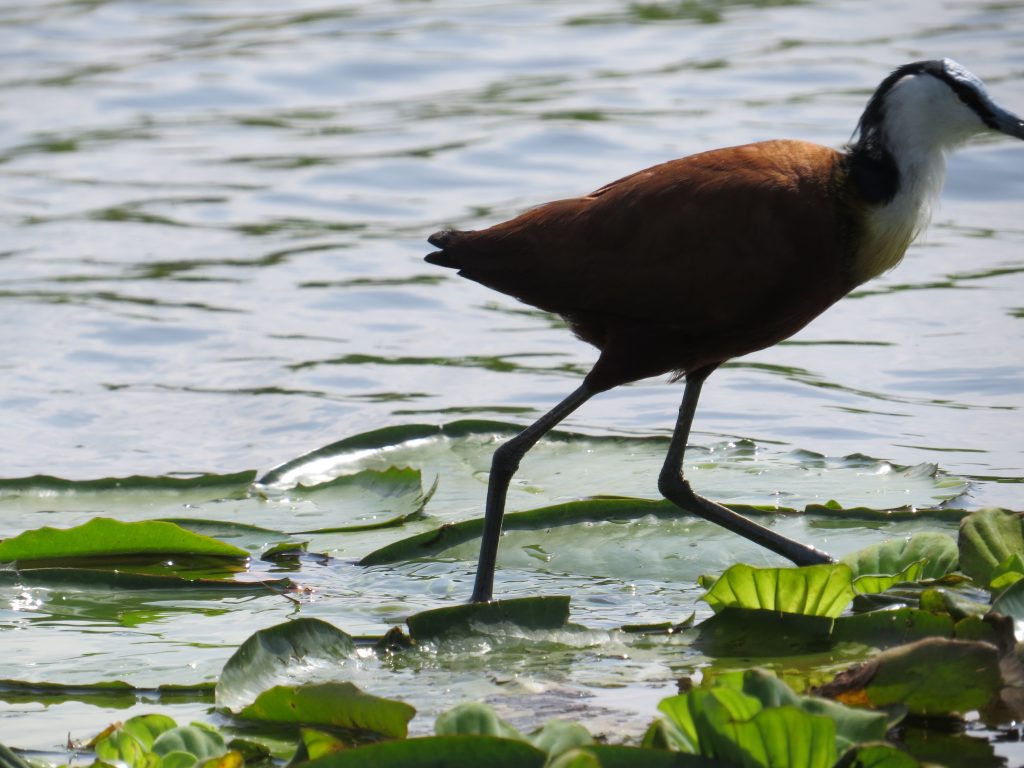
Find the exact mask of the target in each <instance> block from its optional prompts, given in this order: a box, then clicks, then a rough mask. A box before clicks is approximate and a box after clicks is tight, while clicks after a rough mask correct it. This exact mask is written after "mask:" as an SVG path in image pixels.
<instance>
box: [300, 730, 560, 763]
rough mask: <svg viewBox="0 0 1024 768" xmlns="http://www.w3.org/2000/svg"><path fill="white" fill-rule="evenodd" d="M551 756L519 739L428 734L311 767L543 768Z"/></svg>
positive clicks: (348, 752) (353, 751) (323, 759)
mask: <svg viewBox="0 0 1024 768" xmlns="http://www.w3.org/2000/svg"><path fill="white" fill-rule="evenodd" d="M546 760H547V755H545V754H544V753H543V752H541V751H540V750H539V749H537V748H536V747H534V746H531V745H530V744H527V743H526V742H523V741H519V740H517V739H502V738H498V737H496V736H427V737H424V738H418V739H403V740H402V741H386V742H384V743H382V744H372V745H370V746H366V747H358V748H356V749H347V750H344V751H342V752H335V753H334V754H332V755H327V756H326V757H321V758H320V759H319V760H313V761H311V762H308V763H306V764H305V765H306V766H308V768H480V766H487V768H542V766H543V765H544V763H545V761H546Z"/></svg>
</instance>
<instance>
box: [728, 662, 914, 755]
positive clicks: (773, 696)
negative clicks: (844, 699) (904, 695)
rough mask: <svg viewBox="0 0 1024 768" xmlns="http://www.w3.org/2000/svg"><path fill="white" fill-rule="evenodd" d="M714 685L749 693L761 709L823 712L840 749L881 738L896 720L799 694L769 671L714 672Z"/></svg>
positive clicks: (882, 738) (821, 713)
mask: <svg viewBox="0 0 1024 768" xmlns="http://www.w3.org/2000/svg"><path fill="white" fill-rule="evenodd" d="M714 681H715V685H719V686H728V687H732V688H734V689H736V690H739V691H741V692H743V693H745V694H746V695H748V696H753V697H754V698H756V699H757V700H758V701H760V702H761V706H762V707H764V708H765V709H769V708H772V707H797V708H799V709H801V710H803V711H804V712H807V713H808V714H811V715H824V716H825V717H828V718H830V719H831V720H832V721H833V722H834V723H835V726H836V745H837V748H838V749H839V750H840V751H843V750H845V749H847V748H848V747H851V746H853V745H854V744H859V743H861V742H865V741H882V740H884V739H885V735H886V732H887V731H888V730H889V728H891V727H892V726H894V725H895V724H896V723H897V722H899V720H900V718H899V717H898V716H897V717H890V716H889V715H888V714H886V713H884V712H871V711H867V710H863V709H855V708H853V707H847V706H845V705H843V704H840V703H838V702H835V701H830V700H829V699H823V698H820V697H818V696H801V695H800V694H798V693H796V692H794V691H793V689H792V688H790V687H789V686H788V685H786V684H785V683H784V682H783V681H782V680H780V679H779V678H778V677H776V676H775V675H773V674H771V673H770V672H765V671H763V670H760V669H748V670H745V671H743V672H734V673H730V674H725V675H718V676H716V677H715V679H714Z"/></svg>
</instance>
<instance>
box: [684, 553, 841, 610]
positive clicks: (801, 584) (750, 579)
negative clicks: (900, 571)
mask: <svg viewBox="0 0 1024 768" xmlns="http://www.w3.org/2000/svg"><path fill="white" fill-rule="evenodd" d="M853 595H854V592H853V586H852V575H851V571H850V567H849V566H848V565H845V564H842V563H839V564H835V565H812V566H807V567H804V568H754V567H753V566H749V565H746V564H744V563H739V564H737V565H734V566H732V567H730V568H729V569H728V570H727V571H726V572H725V573H723V574H722V576H721V578H719V579H718V580H717V581H716V582H715V584H714V586H712V587H711V589H710V590H709V591H708V593H707V594H706V595H704V598H703V599H704V600H706V601H707V602H708V604H709V605H710V606H711V608H712V610H714V611H715V612H716V613H717V612H719V611H721V610H722V609H723V608H727V607H734V608H752V609H759V610H766V611H779V612H782V613H794V614H801V615H805V616H829V617H835V616H838V615H839V614H841V613H842V612H843V610H844V609H845V608H846V606H847V605H849V604H850V601H851V600H853Z"/></svg>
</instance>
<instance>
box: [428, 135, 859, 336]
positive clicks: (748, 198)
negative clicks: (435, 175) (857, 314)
mask: <svg viewBox="0 0 1024 768" xmlns="http://www.w3.org/2000/svg"><path fill="white" fill-rule="evenodd" d="M842 158H843V156H842V155H841V154H840V153H838V152H836V151H835V150H832V149H828V148H826V147H821V146H818V145H815V144H808V143H804V142H789V141H775V142H764V143H759V144H750V145H745V146H741V147H732V148H728V149H722V150H715V151H712V152H705V153H702V154H699V155H693V156H690V157H686V158H682V159H680V160H673V161H671V162H668V163H664V164H662V165H658V166H654V167H652V168H649V169H647V170H644V171H640V172H638V173H635V174H632V175H631V176H627V177H625V178H623V179H620V180H618V181H616V182H613V183H611V184H608V185H607V186H604V187H602V188H600V189H598V190H597V191H595V192H594V193H592V194H590V195H587V196H586V197H580V198H573V199H569V200H560V201H556V202H553V203H548V204H546V205H542V206H540V207H538V208H534V209H532V210H530V211H527V212H525V213H523V214H522V215H520V216H518V217H516V218H514V219H511V220H509V221H506V222H503V223H501V224H497V225H495V226H493V227H490V228H489V229H486V230H480V231H478V232H466V233H459V236H458V238H453V240H452V242H451V243H450V244H446V245H445V251H444V255H445V256H448V257H449V262H448V263H449V264H450V265H451V266H458V267H459V269H460V271H461V274H463V275H465V276H466V277H469V278H470V279H473V280H476V281H478V282H480V283H483V284H484V285H486V286H489V287H491V288H494V289H495V290H498V291H501V292H502V293H506V294H509V295H511V296H515V297H516V298H519V299H521V300H522V301H525V302H527V303H528V304H532V305H534V306H537V307H540V308H542V309H545V310H548V311H551V312H557V313H559V314H562V315H564V316H566V317H567V319H569V321H570V323H572V324H573V326H574V328H575V329H576V330H577V332H578V333H580V335H581V336H583V337H584V338H587V339H588V340H589V341H592V342H593V343H595V344H597V345H598V346H603V345H602V343H601V339H602V334H604V333H605V332H606V328H607V326H608V325H609V324H615V323H619V324H621V323H633V324H639V325H644V326H665V327H669V328H673V329H678V330H679V331H680V332H683V333H685V335H686V336H687V337H693V338H700V337H710V336H714V337H722V336H723V335H728V334H747V335H748V336H750V334H751V333H752V330H751V329H756V330H757V331H758V334H754V335H757V336H758V339H756V340H755V339H753V336H750V338H751V344H747V345H746V346H747V347H749V349H743V350H740V351H735V352H733V353H732V354H742V353H743V352H744V351H750V349H757V348H760V347H762V346H767V345H768V344H771V343H774V342H775V341H778V339H779V338H784V337H785V336H788V335H789V334H791V333H793V332H795V331H796V330H798V329H799V328H800V327H802V326H803V325H804V324H806V322H808V321H809V320H810V319H811V318H813V317H814V316H816V315H817V314H818V313H820V312H821V311H822V310H824V309H825V308H826V307H827V306H829V305H830V304H831V303H833V302H834V301H835V300H836V299H838V298H839V297H841V296H842V295H843V294H844V293H845V292H846V291H847V290H848V289H849V287H850V286H849V281H848V279H847V278H846V275H845V268H846V265H845V260H844V259H845V255H844V252H843V248H842V242H843V240H842V231H841V230H842V229H843V227H844V217H845V216H846V213H845V211H844V209H843V207H842V205H841V204H840V203H839V202H838V200H839V197H840V195H839V194H838V193H837V188H838V185H840V184H841V181H842V179H841V174H842V168H843V163H842ZM769 326H770V327H769ZM780 334H782V335H780ZM760 336H764V339H763V340H762V339H760ZM755 342H756V345H753V346H752V344H755ZM740 346H744V345H742V344H741V345H740ZM732 354H730V355H729V356H732Z"/></svg>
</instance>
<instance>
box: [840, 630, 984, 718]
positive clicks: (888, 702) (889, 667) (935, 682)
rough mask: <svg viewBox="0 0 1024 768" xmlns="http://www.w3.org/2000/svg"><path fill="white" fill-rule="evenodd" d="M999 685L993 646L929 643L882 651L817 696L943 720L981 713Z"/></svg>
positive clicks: (944, 641)
mask: <svg viewBox="0 0 1024 768" xmlns="http://www.w3.org/2000/svg"><path fill="white" fill-rule="evenodd" d="M1001 686H1002V675H1001V672H1000V669H999V651H998V649H997V648H996V646H994V645H992V644H990V643H982V642H975V641H967V640H949V639H943V638H930V639H927V640H921V641H919V642H916V643H912V644H910V645H904V646H899V647H897V648H891V649H889V650H887V651H883V652H882V653H880V654H879V655H878V656H876V657H875V658H873V659H872V660H871V661H869V662H867V663H865V664H861V665H859V666H857V667H854V668H853V669H851V670H849V671H847V672H844V673H841V674H840V675H838V676H837V677H836V679H835V680H834V681H833V682H831V683H829V684H828V685H826V686H824V687H823V688H822V690H821V693H822V694H823V695H827V696H829V697H831V698H835V699H837V700H838V701H841V702H843V703H846V704H850V705H854V706H869V707H876V708H877V707H888V706H892V705H894V704H902V705H904V706H906V707H907V709H908V710H909V711H910V712H911V713H913V714H917V715H941V716H946V715H950V714H957V713H959V714H965V713H967V712H970V711H972V710H976V709H981V708H983V707H984V706H985V705H986V704H988V703H989V702H990V701H991V700H992V699H993V697H994V696H995V695H996V694H997V693H998V692H999V689H1000V688H1001Z"/></svg>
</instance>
